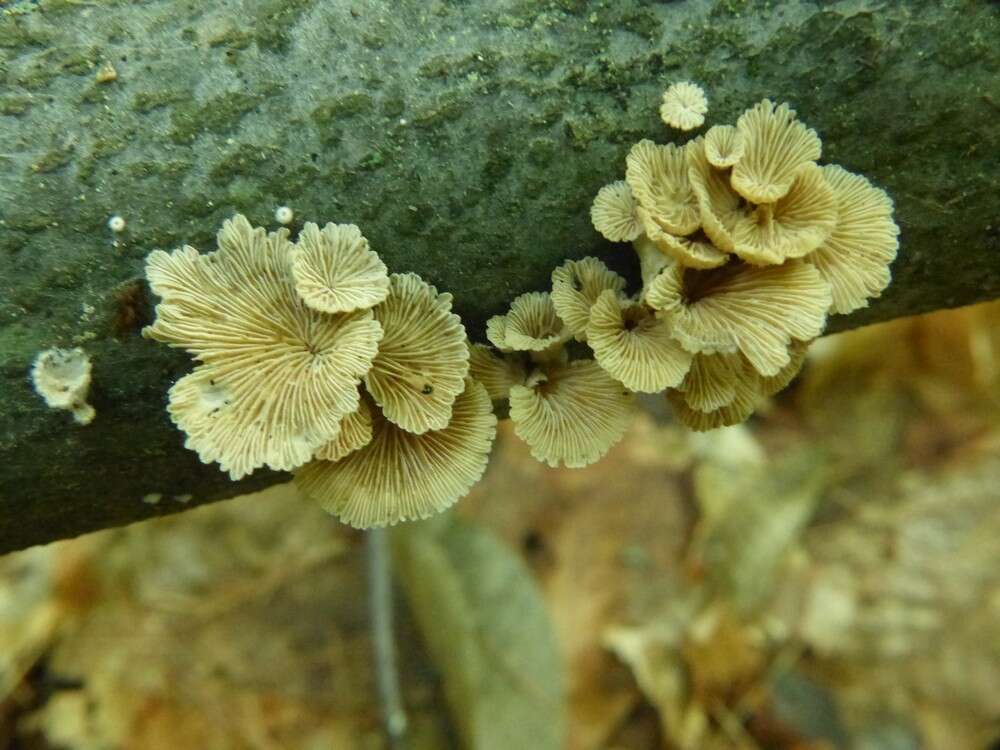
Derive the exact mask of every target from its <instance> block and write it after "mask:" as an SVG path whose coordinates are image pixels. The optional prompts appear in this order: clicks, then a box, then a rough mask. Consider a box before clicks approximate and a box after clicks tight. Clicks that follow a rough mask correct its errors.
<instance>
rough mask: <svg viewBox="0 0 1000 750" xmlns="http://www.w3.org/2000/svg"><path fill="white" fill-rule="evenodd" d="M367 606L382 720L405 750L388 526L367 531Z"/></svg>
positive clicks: (392, 741) (395, 748) (396, 746)
mask: <svg viewBox="0 0 1000 750" xmlns="http://www.w3.org/2000/svg"><path fill="white" fill-rule="evenodd" d="M368 606H369V615H368V617H369V621H370V623H371V629H372V648H373V649H374V655H375V684H376V688H377V689H378V700H379V706H380V708H381V711H382V723H383V726H384V727H385V733H386V734H387V735H388V737H389V746H390V747H391V748H392V750H406V711H405V710H404V709H403V701H402V698H401V696H400V690H399V669H398V668H397V665H396V643H395V640H394V638H393V627H392V572H391V569H390V562H389V538H388V532H387V531H386V530H385V529H372V530H371V531H369V532H368Z"/></svg>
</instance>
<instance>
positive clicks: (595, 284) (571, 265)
mask: <svg viewBox="0 0 1000 750" xmlns="http://www.w3.org/2000/svg"><path fill="white" fill-rule="evenodd" d="M624 289H625V279H623V278H622V277H621V276H619V275H618V274H616V273H615V272H614V271H611V270H609V269H608V267H607V266H606V265H604V264H603V263H602V262H601V261H599V260H598V259H597V258H583V259H582V260H567V261H566V262H565V263H563V264H562V265H561V266H559V267H558V268H556V269H555V270H554V271H552V295H551V296H552V305H553V306H554V307H555V310H556V313H557V314H558V315H559V317H560V318H561V319H562V320H563V321H564V322H565V324H566V327H567V328H569V330H570V331H572V332H573V335H574V336H575V337H576V339H577V341H586V340H587V323H588V322H589V321H590V308H591V306H592V305H593V304H594V302H595V301H596V300H597V298H598V296H599V295H600V294H601V293H602V292H604V291H606V290H610V291H612V292H614V293H615V294H616V295H618V294H621V293H623V292H624Z"/></svg>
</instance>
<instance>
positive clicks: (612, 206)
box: [590, 180, 642, 242]
mask: <svg viewBox="0 0 1000 750" xmlns="http://www.w3.org/2000/svg"><path fill="white" fill-rule="evenodd" d="M635 207H636V203H635V198H633V197H632V190H631V189H630V188H629V186H628V183H627V182H625V181H624V180H619V181H618V182H612V183H611V184H610V185H605V186H604V187H602V188H601V189H600V190H599V191H598V193H597V197H596V198H594V203H593V205H592V206H591V207H590V220H591V222H593V224H594V229H596V230H597V231H598V232H600V233H601V234H603V235H604V237H605V239H608V240H611V241H612V242H631V241H632V240H634V239H635V238H636V237H638V236H639V235H640V234H642V227H641V226H640V225H639V220H638V218H637V217H636V215H635Z"/></svg>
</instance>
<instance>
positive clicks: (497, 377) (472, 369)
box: [469, 344, 528, 401]
mask: <svg viewBox="0 0 1000 750" xmlns="http://www.w3.org/2000/svg"><path fill="white" fill-rule="evenodd" d="M469 376H470V377H471V378H472V379H473V380H475V381H476V382H477V383H482V384H483V386H484V387H485V388H486V392H487V393H488V394H490V398H491V399H492V400H494V401H501V400H503V399H506V398H507V396H508V394H509V393H510V389H511V388H512V387H513V386H515V385H523V384H524V381H525V379H526V378H527V377H528V373H527V372H526V371H525V369H524V364H523V363H522V361H521V355H517V354H501V355H500V356H497V355H496V354H494V353H493V351H492V350H491V349H490V347H488V346H486V345H485V344H470V345H469Z"/></svg>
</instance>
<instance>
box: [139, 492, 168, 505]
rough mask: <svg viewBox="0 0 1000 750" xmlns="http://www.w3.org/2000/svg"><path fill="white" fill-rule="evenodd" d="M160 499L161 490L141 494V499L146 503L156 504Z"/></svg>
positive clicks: (161, 496) (161, 495)
mask: <svg viewBox="0 0 1000 750" xmlns="http://www.w3.org/2000/svg"><path fill="white" fill-rule="evenodd" d="M162 499H163V493H162V492H149V493H147V494H145V495H143V496H142V501H143V502H144V503H146V505H156V504H157V503H159V502H160V500H162Z"/></svg>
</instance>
